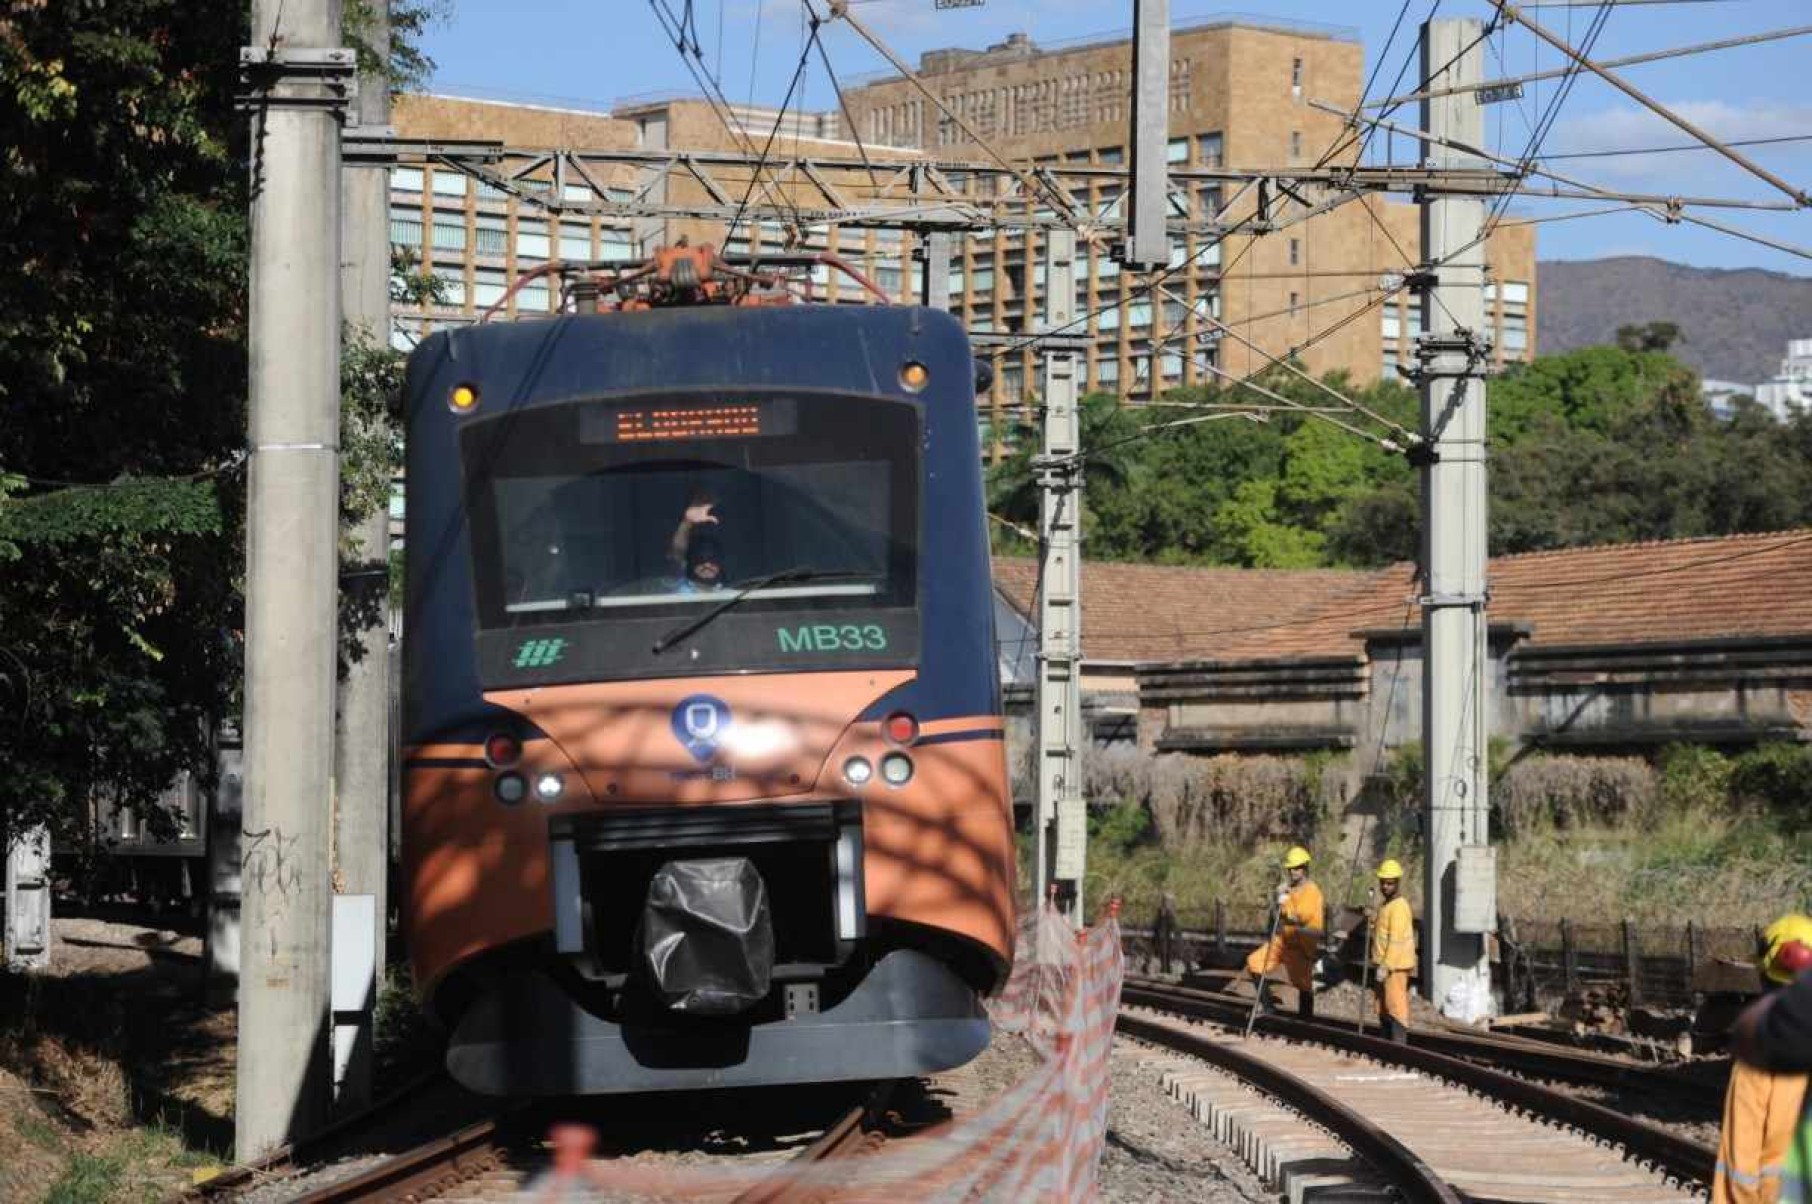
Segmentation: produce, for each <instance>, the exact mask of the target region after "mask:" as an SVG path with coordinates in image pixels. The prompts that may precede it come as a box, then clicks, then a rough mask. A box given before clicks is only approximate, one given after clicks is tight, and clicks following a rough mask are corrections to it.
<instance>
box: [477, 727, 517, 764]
mask: <svg viewBox="0 0 1812 1204" xmlns="http://www.w3.org/2000/svg"><path fill="white" fill-rule="evenodd" d="M484 759H485V760H486V761H489V762H490V763H491V764H492V765H493V766H495V767H496V768H498V769H505V768H507V767H509V766H511V765H514V764H515V763H516V762H518V761H520V760H522V741H520V740H518V739H516V737H514V736H512V735H510V734H509V733H508V732H495V733H493V734H492V735H491V736H490V738H489V739H487V740H486V741H485V742H484Z"/></svg>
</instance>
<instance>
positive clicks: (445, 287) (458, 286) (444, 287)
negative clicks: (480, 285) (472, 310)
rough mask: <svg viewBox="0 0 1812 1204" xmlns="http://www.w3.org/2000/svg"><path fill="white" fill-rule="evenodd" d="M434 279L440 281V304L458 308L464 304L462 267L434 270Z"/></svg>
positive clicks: (463, 271) (464, 274)
mask: <svg viewBox="0 0 1812 1204" xmlns="http://www.w3.org/2000/svg"><path fill="white" fill-rule="evenodd" d="M434 278H435V279H436V280H439V281H440V304H441V305H446V306H452V307H454V308H458V307H459V306H462V305H464V304H465V303H466V272H465V269H464V268H462V267H458V266H454V267H444V268H435V269H434Z"/></svg>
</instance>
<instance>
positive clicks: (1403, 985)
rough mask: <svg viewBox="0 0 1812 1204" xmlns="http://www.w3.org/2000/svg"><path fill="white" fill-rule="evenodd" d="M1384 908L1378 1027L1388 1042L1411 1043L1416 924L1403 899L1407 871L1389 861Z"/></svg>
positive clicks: (1377, 931) (1375, 940)
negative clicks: (1412, 976)
mask: <svg viewBox="0 0 1812 1204" xmlns="http://www.w3.org/2000/svg"><path fill="white" fill-rule="evenodd" d="M1378 893H1379V894H1381V895H1383V896H1384V905H1383V906H1382V907H1380V908H1378V915H1377V918H1376V919H1374V920H1373V921H1372V941H1371V963H1372V965H1373V967H1374V969H1373V971H1372V972H1373V973H1374V974H1375V975H1377V992H1378V1025H1379V1027H1380V1028H1382V1029H1383V1030H1384V1036H1385V1039H1386V1040H1389V1041H1396V1042H1399V1043H1403V1044H1407V1043H1408V1041H1409V976H1410V974H1411V972H1413V971H1414V970H1415V968H1416V922H1415V918H1414V917H1413V916H1412V915H1411V914H1410V911H1409V900H1408V899H1405V898H1404V897H1403V867H1402V866H1401V865H1398V864H1397V860H1396V858H1394V857H1392V858H1388V859H1386V860H1385V862H1384V864H1383V865H1380V866H1379V867H1378Z"/></svg>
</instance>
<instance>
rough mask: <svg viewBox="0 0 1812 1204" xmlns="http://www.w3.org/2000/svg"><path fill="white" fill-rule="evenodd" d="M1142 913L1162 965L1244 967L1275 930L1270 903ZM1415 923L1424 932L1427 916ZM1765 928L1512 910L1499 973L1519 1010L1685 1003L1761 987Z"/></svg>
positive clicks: (1346, 930)
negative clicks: (1563, 1004)
mask: <svg viewBox="0 0 1812 1204" xmlns="http://www.w3.org/2000/svg"><path fill="white" fill-rule="evenodd" d="M1329 910H1330V914H1329V917H1328V923H1329V927H1330V930H1331V933H1332V934H1333V935H1331V936H1330V945H1329V957H1328V961H1330V962H1332V963H1333V964H1334V965H1335V966H1336V967H1340V968H1344V969H1345V970H1347V971H1349V972H1352V971H1357V970H1358V969H1359V967H1360V964H1361V959H1362V957H1363V955H1364V950H1363V945H1362V942H1363V940H1364V935H1365V934H1364V922H1363V918H1362V917H1361V916H1360V915H1359V913H1358V912H1357V911H1354V910H1352V909H1343V908H1339V907H1333V908H1330V909H1329ZM1140 918H1141V917H1128V920H1129V921H1130V920H1136V919H1140ZM1143 918H1144V919H1145V920H1146V922H1145V924H1144V926H1142V927H1140V926H1134V925H1133V924H1131V923H1129V924H1128V925H1127V926H1125V927H1123V928H1122V930H1121V931H1122V934H1123V936H1124V938H1125V941H1126V954H1127V957H1128V959H1129V960H1130V961H1131V962H1132V963H1133V964H1134V965H1135V966H1139V967H1142V968H1146V969H1155V970H1161V971H1175V970H1186V969H1192V968H1231V967H1236V966H1238V965H1240V964H1241V963H1242V962H1243V961H1244V959H1245V957H1246V955H1247V954H1248V953H1250V952H1251V951H1252V950H1253V949H1254V948H1256V947H1257V946H1258V945H1259V944H1261V943H1262V942H1263V941H1264V940H1265V937H1266V935H1267V933H1268V932H1269V930H1270V913H1269V912H1268V911H1266V910H1265V909H1263V908H1256V907H1251V906H1239V905H1234V904H1227V903H1219V902H1217V903H1215V904H1214V905H1213V906H1212V907H1211V908H1208V909H1206V910H1204V911H1201V912H1190V913H1186V914H1183V915H1169V916H1167V915H1165V914H1163V912H1162V910H1160V912H1159V914H1157V915H1154V916H1151V917H1143ZM1416 927H1417V938H1418V940H1420V938H1421V922H1420V920H1418V921H1417V925H1416ZM1760 936H1761V932H1760V929H1759V928H1738V927H1710V926H1701V925H1697V924H1686V925H1683V926H1682V925H1645V924H1642V923H1640V922H1639V921H1636V920H1634V919H1626V920H1622V921H1620V922H1617V923H1608V924H1607V923H1585V922H1576V921H1574V920H1571V919H1567V918H1561V919H1555V920H1545V919H1544V920H1530V919H1521V918H1517V917H1513V916H1504V917H1500V919H1499V934H1498V939H1497V941H1496V943H1495V944H1496V951H1495V956H1494V959H1493V965H1492V978H1493V981H1494V983H1495V985H1496V986H1497V987H1498V989H1499V990H1500V991H1501V992H1502V998H1503V999H1504V1002H1505V1005H1506V1006H1507V1007H1509V1008H1511V1009H1523V1008H1541V1007H1550V1006H1552V1005H1553V1004H1555V1003H1556V1002H1558V1001H1560V1000H1562V999H1565V998H1568V997H1570V996H1576V995H1579V994H1580V993H1582V992H1586V991H1598V992H1600V993H1602V994H1604V995H1606V996H1607V997H1609V998H1611V999H1613V1000H1614V1001H1615V1002H1617V1003H1620V1004H1627V1005H1630V1006H1635V1007H1646V1008H1687V1007H1692V1006H1693V1005H1694V1004H1695V1003H1696V1001H1697V998H1698V997H1700V996H1703V995H1707V994H1716V993H1733V994H1747V993H1751V992H1753V991H1755V990H1757V989H1758V987H1759V985H1760V984H1759V980H1758V978H1757V976H1756V974H1755V971H1754V968H1753V964H1752V959H1753V958H1754V956H1755V949H1756V946H1757V942H1758V941H1759V939H1760Z"/></svg>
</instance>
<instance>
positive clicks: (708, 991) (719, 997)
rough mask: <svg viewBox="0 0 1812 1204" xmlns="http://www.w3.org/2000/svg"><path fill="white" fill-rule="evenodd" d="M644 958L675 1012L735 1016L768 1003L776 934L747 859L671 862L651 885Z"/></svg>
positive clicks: (761, 886) (644, 917)
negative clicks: (755, 1006) (757, 1004)
mask: <svg viewBox="0 0 1812 1204" xmlns="http://www.w3.org/2000/svg"><path fill="white" fill-rule="evenodd" d="M642 958H643V962H644V965H645V966H646V968H647V971H648V980H649V985H650V986H651V987H652V988H653V990H654V993H655V995H656V997H658V998H659V999H660V1000H661V1001H662V1002H663V1003H665V1004H666V1005H667V1006H668V1007H669V1008H672V1009H673V1010H674V1011H676V1012H687V1013H690V1014H692V1015H698V1016H731V1015H735V1014H736V1013H738V1012H741V1011H744V1010H746V1009H748V1008H750V1007H752V1006H753V1005H754V1004H756V1003H758V1002H760V1001H761V1000H762V999H764V998H765V997H766V996H767V993H768V984H769V981H770V980H771V978H772V976H773V973H774V926H773V922H772V919H771V917H770V914H769V911H768V888H767V883H765V882H763V881H762V878H761V874H760V872H759V871H758V870H756V868H755V863H754V862H752V861H750V860H749V859H748V858H746V857H714V858H710V859H701V860H697V861H669V862H667V863H666V864H665V865H663V866H661V868H660V869H658V870H656V871H655V873H654V878H653V879H652V880H651V881H650V882H649V883H648V904H647V906H646V907H645V908H643V910H642Z"/></svg>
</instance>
